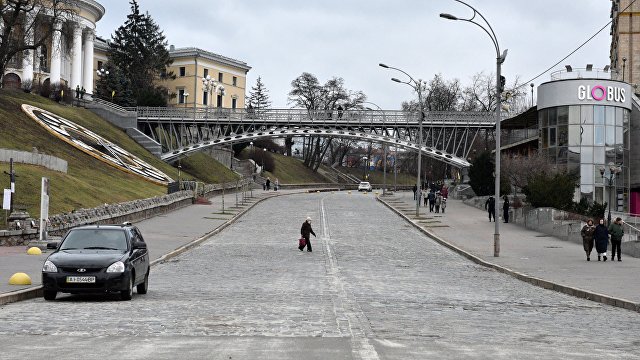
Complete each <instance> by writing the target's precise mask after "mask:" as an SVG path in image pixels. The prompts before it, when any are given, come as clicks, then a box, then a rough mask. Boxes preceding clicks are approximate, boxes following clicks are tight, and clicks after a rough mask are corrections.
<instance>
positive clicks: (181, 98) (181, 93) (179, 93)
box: [178, 89, 187, 104]
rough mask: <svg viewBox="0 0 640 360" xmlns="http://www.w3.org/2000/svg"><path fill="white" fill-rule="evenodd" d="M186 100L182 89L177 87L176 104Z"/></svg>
mask: <svg viewBox="0 0 640 360" xmlns="http://www.w3.org/2000/svg"><path fill="white" fill-rule="evenodd" d="M186 100H187V99H186V98H185V97H184V89H178V104H184V103H185V101H186Z"/></svg>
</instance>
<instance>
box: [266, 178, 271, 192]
mask: <svg viewBox="0 0 640 360" xmlns="http://www.w3.org/2000/svg"><path fill="white" fill-rule="evenodd" d="M265 185H266V186H267V189H266V190H270V189H271V179H269V178H267V183H266V184H265Z"/></svg>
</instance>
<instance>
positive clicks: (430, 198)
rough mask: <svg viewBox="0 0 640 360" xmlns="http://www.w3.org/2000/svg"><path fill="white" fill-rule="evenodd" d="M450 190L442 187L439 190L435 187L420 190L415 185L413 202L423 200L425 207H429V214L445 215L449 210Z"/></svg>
mask: <svg viewBox="0 0 640 360" xmlns="http://www.w3.org/2000/svg"><path fill="white" fill-rule="evenodd" d="M448 195H449V190H448V188H447V187H446V186H442V187H441V188H440V189H439V190H438V189H437V187H435V186H430V187H429V188H427V189H418V186H417V185H413V200H416V201H420V200H421V199H423V206H425V207H426V206H428V207H429V212H435V213H436V214H438V213H440V211H441V210H442V213H443V214H444V212H445V210H446V208H447V197H448Z"/></svg>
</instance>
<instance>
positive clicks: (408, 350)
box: [0, 192, 640, 359]
mask: <svg viewBox="0 0 640 360" xmlns="http://www.w3.org/2000/svg"><path fill="white" fill-rule="evenodd" d="M307 216H310V217H311V218H312V219H313V222H312V226H313V229H314V231H315V233H316V234H317V235H318V237H317V238H313V237H312V238H311V242H312V245H313V252H312V253H308V252H306V251H305V252H300V251H299V250H298V249H297V239H298V238H299V232H300V226H301V224H302V222H303V221H304V219H305V218H306V217H307ZM449 216H453V215H449ZM167 220H168V221H169V220H170V217H167ZM176 226H180V224H176ZM150 281H151V282H150V286H149V293H148V294H146V295H137V294H134V298H133V300H132V301H124V302H122V301H118V300H117V298H116V297H113V298H106V299H105V298H102V297H86V296H69V295H59V297H58V300H57V301H54V302H45V301H44V300H43V299H34V300H29V301H23V302H19V303H14V304H9V305H6V306H3V307H0V349H1V350H0V351H1V352H0V354H1V356H0V358H2V359H36V358H61V359H63V358H64V359H76V358H83V359H87V358H104V357H106V356H107V355H109V356H111V357H126V358H130V359H147V358H148V359H174V358H177V357H180V358H182V359H191V358H194V359H195V358H198V359H200V358H207V359H429V358H433V359H460V358H473V359H485V358H491V359H584V358H598V359H640V352H639V351H638V349H640V340H638V337H637V333H638V332H640V314H638V313H636V312H632V311H627V310H623V309H619V308H614V307H610V306H606V305H601V304H598V303H594V302H590V301H587V300H581V299H577V298H573V297H569V296H566V295H563V294H558V293H555V292H552V291H547V290H543V289H540V288H537V287H534V286H531V285H528V284H525V283H523V282H520V281H518V280H516V279H514V278H512V277H509V276H507V275H503V274H500V273H498V272H495V271H493V270H489V269H487V268H485V267H482V266H479V265H476V264H474V263H471V262H470V261H468V260H466V259H464V258H463V257H461V256H459V255H456V254H454V253H453V252H451V251H449V250H447V249H445V248H443V247H441V246H440V245H438V244H436V243H434V242H433V241H431V240H430V239H429V238H427V237H426V236H425V235H423V234H422V233H420V232H419V231H418V230H416V229H415V228H414V227H413V226H412V225H410V224H409V223H407V222H405V221H404V220H402V219H401V218H400V217H398V216H397V215H395V214H394V213H393V212H392V211H391V210H389V209H387V208H386V207H384V206H383V205H382V204H380V203H378V202H376V201H375V199H374V196H373V195H371V194H369V195H363V194H359V193H354V194H348V193H346V192H339V193H334V194H331V193H314V194H309V195H291V196H281V197H277V198H273V199H270V200H267V201H264V202H262V203H260V204H258V205H257V206H256V207H255V208H253V209H252V210H251V211H249V212H248V213H247V214H246V215H245V216H243V217H241V218H240V219H239V220H238V221H237V222H236V223H234V224H233V225H231V226H230V227H228V228H227V229H225V230H224V231H223V232H221V233H220V234H218V235H216V236H215V237H213V238H211V239H210V240H208V241H206V242H205V243H203V244H202V245H200V246H198V247H196V248H194V249H192V250H190V251H188V252H186V253H184V254H182V255H180V256H178V257H175V258H173V259H171V260H169V261H167V262H165V263H163V264H160V265H158V266H155V267H153V268H152V270H151V277H150ZM621 286H623V285H622V284H621Z"/></svg>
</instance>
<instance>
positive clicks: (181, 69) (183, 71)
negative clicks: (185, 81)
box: [180, 66, 187, 76]
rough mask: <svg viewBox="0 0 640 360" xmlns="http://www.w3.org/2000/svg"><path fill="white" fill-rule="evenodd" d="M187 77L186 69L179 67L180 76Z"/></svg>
mask: <svg viewBox="0 0 640 360" xmlns="http://www.w3.org/2000/svg"><path fill="white" fill-rule="evenodd" d="M186 75H187V68H185V67H184V66H180V76H186Z"/></svg>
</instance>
